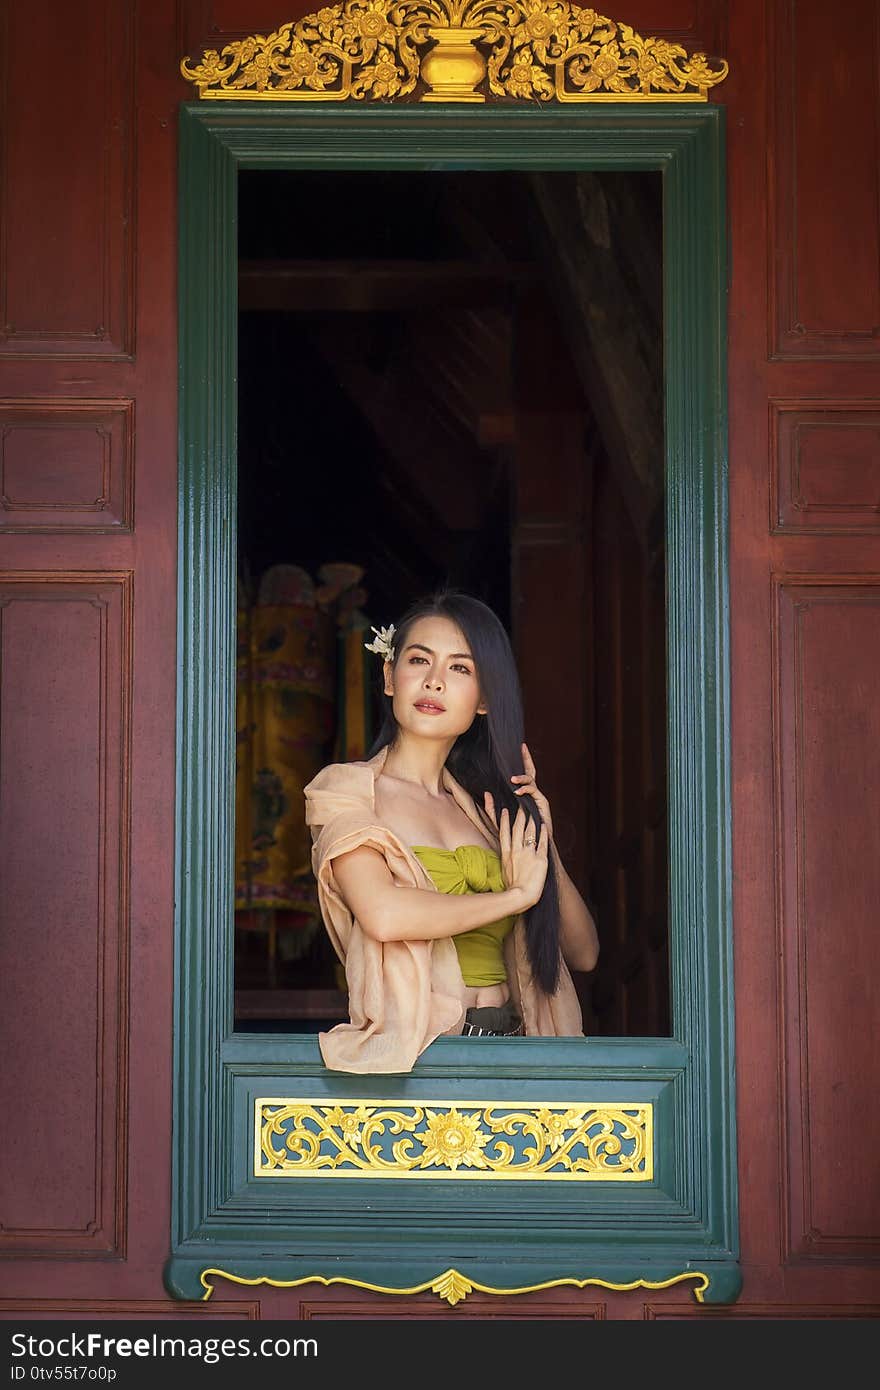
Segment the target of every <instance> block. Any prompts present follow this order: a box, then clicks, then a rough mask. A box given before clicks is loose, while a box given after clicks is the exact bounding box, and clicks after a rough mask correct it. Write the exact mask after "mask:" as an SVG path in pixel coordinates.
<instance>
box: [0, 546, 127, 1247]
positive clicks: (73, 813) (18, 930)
mask: <svg viewBox="0 0 880 1390" xmlns="http://www.w3.org/2000/svg"><path fill="white" fill-rule="evenodd" d="M130 622H131V599H130V583H129V578H128V576H126V575H116V576H110V575H107V574H101V575H81V574H71V575H66V576H65V575H60V574H56V575H52V576H46V575H42V576H40V575H26V576H15V575H12V576H5V577H0V823H2V825H3V828H4V829H3V837H2V842H0V882H2V884H3V893H2V899H0V913H2V927H0V978H2V979H3V981H4V993H5V995H6V997H7V999H14V1000H15V1001H16V1007H15V1008H14V1009H11V1008H7V1009H5V1010H4V1011H3V1021H2V1025H0V1026H2V1037H3V1041H2V1046H0V1051H2V1055H3V1058H4V1065H3V1068H2V1074H0V1111H2V1113H3V1115H4V1128H5V1139H4V1150H5V1158H6V1163H5V1165H4V1169H3V1177H2V1179H0V1250H2V1251H3V1252H4V1253H9V1252H11V1251H16V1252H22V1251H25V1250H34V1251H38V1252H39V1253H40V1254H41V1255H42V1256H44V1257H45V1256H46V1255H50V1254H59V1253H62V1252H64V1253H66V1254H71V1253H76V1254H77V1255H79V1256H87V1255H96V1256H100V1255H105V1256H106V1255H116V1256H118V1255H119V1254H121V1253H122V1249H123V1246H124V1224H123V1216H124V1203H125V1170H126V1160H127V1154H126V1139H125V1133H126V1029H127V1022H128V1010H127V998H126V995H127V969H126V959H127V940H128V856H129V845H128V747H129V736H130V729H129V706H130V690H129V687H130V680H131V633H130Z"/></svg>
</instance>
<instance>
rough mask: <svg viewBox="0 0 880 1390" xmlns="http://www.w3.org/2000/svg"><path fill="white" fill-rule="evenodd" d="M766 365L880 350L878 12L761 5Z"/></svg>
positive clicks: (869, 0) (781, 1)
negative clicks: (766, 141)
mask: <svg viewBox="0 0 880 1390" xmlns="http://www.w3.org/2000/svg"><path fill="white" fill-rule="evenodd" d="M770 12H771V15H772V18H773V22H772V24H771V26H770V37H769V41H768V46H769V49H770V52H771V55H772V64H773V71H774V87H773V89H772V101H771V112H770V146H769V160H768V171H769V178H770V189H769V194H768V201H769V206H770V213H771V218H770V251H771V258H770V265H771V268H772V271H771V277H772V278H771V295H770V306H771V312H770V355H771V356H775V357H814V358H837V357H843V358H852V357H872V358H873V357H876V356H877V354H878V350H880V197H878V194H880V182H878V181H880V141H878V121H880V100H878V80H880V79H878V72H880V62H878V59H880V10H878V7H877V4H876V3H875V0H848V4H847V6H846V13H845V17H844V16H842V17H841V22H839V23H835V22H834V21H833V20H832V19H831V18H830V16H829V11H828V7H827V6H825V5H821V4H817V3H815V0H771V3H770Z"/></svg>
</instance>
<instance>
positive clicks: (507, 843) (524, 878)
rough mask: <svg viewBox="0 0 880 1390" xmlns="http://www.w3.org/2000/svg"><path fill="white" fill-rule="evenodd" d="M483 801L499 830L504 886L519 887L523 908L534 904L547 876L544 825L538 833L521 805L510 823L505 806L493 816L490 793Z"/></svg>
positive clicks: (548, 843)
mask: <svg viewBox="0 0 880 1390" xmlns="http://www.w3.org/2000/svg"><path fill="white" fill-rule="evenodd" d="M484 804H485V806H486V811H487V813H488V815H489V816H490V818H491V820H492V822H493V823H494V825H495V828H496V829H497V831H498V841H499V849H500V853H501V873H502V876H503V878H504V884H505V887H507V888H516V889H519V891H520V892H522V893H523V894H524V897H525V902H524V903H523V908H524V909H525V908H529V907H534V905H535V903H536V902H537V901H538V899H539V898H540V896H541V894H542V893H543V891H544V883H545V881H546V878H547V856H548V851H549V846H550V837H549V835H548V833H547V827H546V825H542V826H541V832H540V834H537V831H536V827H535V825H534V823H533V822H532V821H531V820H530V819H529V818H528V817H527V816H526V812H525V807H524V806H520V807H519V808H518V810H517V813H516V815H515V816H514V819H513V824H512V825H511V823H510V815H509V812H508V810H507V807H505V808H504V809H503V810H502V812H501V816H500V817H498V818H496V815H495V803H494V800H493V798H492V796H491V795H490V793H489V792H486V795H485V797H484Z"/></svg>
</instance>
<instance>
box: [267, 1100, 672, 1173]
mask: <svg viewBox="0 0 880 1390" xmlns="http://www.w3.org/2000/svg"><path fill="white" fill-rule="evenodd" d="M653 1169H654V1163H653V1109H652V1106H651V1105H650V1104H644V1103H641V1104H635V1105H630V1104H625V1103H624V1104H607V1103H602V1104H598V1105H583V1104H576V1105H565V1104H560V1103H558V1102H551V1103H549V1104H546V1105H544V1104H540V1105H522V1104H518V1103H515V1102H514V1103H511V1102H509V1101H507V1102H505V1101H492V1102H482V1103H462V1102H461V1101H438V1100H431V1101H420V1102H418V1103H414V1102H407V1103H401V1102H395V1103H392V1104H389V1103H388V1102H386V1101H381V1100H380V1101H373V1100H365V1101H359V1102H356V1103H351V1102H346V1101H327V1100H291V1099H287V1098H278V1097H263V1098H261V1099H258V1100H257V1101H256V1103H255V1136H254V1174H255V1176H256V1177H273V1178H277V1177H286V1176H289V1177H313V1176H321V1177H344V1178H351V1177H368V1178H450V1177H453V1178H479V1177H486V1178H491V1179H493V1180H497V1179H498V1178H516V1179H535V1178H541V1179H544V1180H550V1181H552V1180H559V1179H568V1180H571V1179H580V1180H582V1181H583V1180H592V1181H596V1180H599V1181H602V1182H608V1181H623V1180H625V1181H628V1182H650V1181H651V1180H652V1178H653Z"/></svg>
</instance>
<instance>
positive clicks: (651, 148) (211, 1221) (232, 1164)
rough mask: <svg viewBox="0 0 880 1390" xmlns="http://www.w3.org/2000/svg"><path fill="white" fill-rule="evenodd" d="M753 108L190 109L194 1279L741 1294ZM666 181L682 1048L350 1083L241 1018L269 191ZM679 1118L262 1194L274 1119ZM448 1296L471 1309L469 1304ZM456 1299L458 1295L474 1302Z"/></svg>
mask: <svg viewBox="0 0 880 1390" xmlns="http://www.w3.org/2000/svg"><path fill="white" fill-rule="evenodd" d="M724 116H725V112H724V108H723V107H722V106H719V105H714V104H695V103H693V102H681V103H676V102H663V103H657V104H651V103H650V102H645V103H643V104H642V103H635V104H633V103H620V104H615V103H607V104H605V103H603V104H601V105H598V104H597V105H596V106H591V105H590V104H588V103H585V104H583V105H569V106H565V107H561V108H560V107H557V106H548V107H537V106H513V105H511V106H502V105H497V106H491V105H489V106H483V107H478V108H475V107H473V106H469V107H466V108H464V107H462V106H446V107H443V106H438V105H433V106H431V107H430V109H428V108H427V107H426V106H421V105H401V106H397V107H395V106H393V105H384V106H382V105H372V106H365V105H357V104H354V103H352V104H347V103H346V104H340V105H338V106H335V107H332V106H328V105H327V104H321V103H315V104H311V103H309V104H287V105H285V104H284V103H272V102H260V103H246V102H241V103H239V102H223V103H212V102H203V103H192V104H184V105H182V107H181V113H180V167H179V176H180V185H179V187H180V262H179V273H180V283H179V314H180V377H179V386H180V395H179V410H180V414H179V421H180V423H179V446H180V494H179V495H180V511H179V543H178V564H179V610H178V615H179V616H178V674H179V688H178V710H177V748H178V764H177V766H178V772H177V833H176V914H175V1045H174V1117H175V1119H174V1152H173V1201H172V1231H171V1252H170V1255H169V1258H168V1261H167V1263H166V1266H165V1272H164V1273H165V1283H166V1287H167V1288H168V1290H169V1292H170V1293H171V1294H172V1295H173V1296H175V1297H179V1298H185V1299H193V1298H207V1297H210V1294H211V1292H212V1289H213V1287H214V1284H215V1282H216V1280H217V1279H218V1278H220V1277H221V1276H222V1277H226V1278H229V1279H231V1280H233V1281H235V1282H239V1283H247V1284H251V1283H260V1282H263V1281H270V1282H272V1283H275V1284H284V1285H291V1286H293V1285H298V1284H302V1283H307V1282H309V1281H310V1280H318V1281H321V1282H327V1281H328V1280H330V1279H332V1280H333V1281H334V1282H342V1283H355V1284H358V1285H361V1286H366V1287H368V1288H373V1289H377V1290H381V1291H383V1292H385V1293H395V1292H397V1293H404V1292H409V1293H412V1292H413V1291H414V1290H416V1289H421V1288H432V1287H433V1288H434V1289H435V1292H440V1290H439V1289H438V1288H437V1280H438V1278H439V1277H440V1276H441V1275H443V1274H444V1272H448V1271H449V1270H455V1271H457V1272H458V1273H459V1274H460V1275H461V1277H462V1278H464V1279H465V1280H466V1281H470V1283H471V1284H472V1285H473V1286H474V1287H479V1288H481V1289H488V1290H491V1291H492V1292H495V1293H499V1294H503V1293H505V1292H509V1291H512V1290H519V1291H522V1290H524V1289H534V1288H539V1287H546V1286H548V1285H553V1284H557V1283H559V1284H577V1285H580V1286H583V1285H584V1284H599V1285H604V1286H606V1287H610V1288H624V1287H635V1286H643V1287H665V1286H666V1285H668V1284H671V1283H675V1282H678V1281H688V1283H689V1286H690V1287H691V1288H692V1289H693V1292H694V1294H695V1296H696V1297H697V1298H698V1299H699V1300H700V1301H701V1302H703V1301H704V1302H729V1301H732V1300H733V1299H734V1298H736V1296H737V1294H738V1292H739V1289H740V1286H741V1272H740V1267H739V1263H738V1261H739V1244H738V1206H737V1171H736V1133H735V1091H734V1084H735V1083H734V1026H733V1024H734V1013H733V975H732V906H731V870H730V770H729V765H730V740H729V650H728V644H729V635H728V630H729V618H728V558H727V404H726V321H725V309H726V296H727V260H726V213H725V199H724V190H725V150H724ZM317 167H320V168H324V169H326V168H332V167H335V168H338V169H340V171H342V170H352V169H411V170H425V169H437V170H439V169H474V170H480V169H484V170H493V169H505V170H516V169H522V170H526V169H529V170H564V169H569V170H577V169H580V170H631V171H638V170H645V171H647V170H659V171H661V173H662V177H663V209H664V210H663V283H664V315H663V318H664V371H665V430H666V479H667V484H666V497H667V505H666V557H667V560H666V563H667V594H668V605H667V619H668V620H667V670H668V748H669V754H668V772H669V777H668V788H669V792H668V795H669V804H668V815H669V831H670V834H669V871H670V898H669V900H670V989H671V1017H672V1036H671V1037H669V1038H599V1039H592V1038H589V1039H572V1038H561V1039H556V1038H554V1039H550V1038H540V1039H515V1040H504V1041H494V1040H492V1039H482V1040H480V1041H479V1043H478V1044H477V1045H476V1046H475V1045H474V1044H473V1042H466V1041H464V1040H459V1039H455V1038H441V1039H438V1040H437V1041H436V1042H435V1043H433V1044H432V1045H431V1047H430V1048H429V1049H428V1050H427V1052H426V1053H425V1054H424V1055H423V1057H422V1058H421V1059H420V1060H419V1062H418V1064H417V1066H416V1068H415V1069H414V1071H413V1072H412V1074H411V1075H408V1076H390V1077H376V1076H369V1077H365V1076H351V1075H347V1074H341V1073H335V1072H328V1071H327V1070H326V1069H325V1068H324V1067H323V1064H322V1062H321V1059H320V1055H319V1052H318V1046H317V1040H316V1039H315V1037H314V1036H284V1035H278V1034H237V1033H235V1032H234V1023H233V916H234V884H233V878H234V875H233V846H234V833H233V832H234V769H235V664H236V663H235V651H236V642H235V620H236V539H235V531H236V527H235V514H236V383H237V370H236V352H237V325H236V318H237V245H236V228H237V176H238V171H239V170H240V169H269V168H271V169H297V168H303V169H305V168H317ZM265 1096H284V1097H288V1096H289V1097H301V1096H308V1097H320V1098H327V1099H333V1100H338V1101H340V1102H342V1103H351V1104H353V1103H356V1102H357V1101H358V1100H364V1099H365V1098H371V1099H376V1098H380V1099H381V1100H382V1102H383V1104H387V1105H389V1106H391V1105H395V1104H396V1105H401V1104H407V1103H409V1102H410V1101H411V1100H412V1099H413V1098H415V1099H422V1100H425V1099H427V1100H429V1101H430V1100H432V1099H433V1100H436V1101H437V1102H438V1103H440V1102H441V1101H443V1100H446V1101H452V1102H454V1103H456V1104H458V1105H466V1104H468V1103H474V1104H478V1105H479V1104H481V1103H485V1102H487V1101H490V1100H498V1099H503V1100H507V1101H515V1102H516V1103H517V1104H522V1105H527V1106H528V1105H531V1106H534V1105H536V1104H538V1103H554V1102H555V1103H560V1104H561V1103H570V1102H572V1101H574V1100H579V1101H582V1102H583V1101H590V1102H593V1101H595V1102H596V1103H603V1102H604V1103H609V1104H610V1103H612V1102H618V1103H622V1102H628V1103H632V1104H635V1103H644V1102H647V1103H650V1104H651V1106H652V1107H653V1123H654V1145H655V1147H654V1154H653V1160H654V1161H653V1177H652V1179H651V1181H649V1182H644V1183H621V1182H613V1181H608V1182H605V1181H595V1180H591V1181H586V1182H582V1183H581V1182H577V1181H574V1182H572V1181H568V1182H554V1181H553V1180H552V1178H547V1179H546V1180H543V1181H541V1180H539V1181H533V1182H530V1183H525V1182H519V1183H517V1182H516V1181H515V1180H514V1187H513V1188H512V1189H511V1186H510V1182H509V1181H500V1180H495V1179H493V1178H492V1177H489V1178H481V1179H480V1180H477V1181H474V1180H473V1179H471V1180H467V1179H464V1178H462V1179H461V1180H457V1179H456V1177H455V1176H454V1175H453V1176H448V1175H447V1177H446V1180H445V1181H443V1182H440V1181H437V1180H434V1181H431V1180H423V1181H401V1180H399V1179H398V1178H395V1177H375V1178H374V1177H358V1178H351V1179H347V1178H340V1177H338V1176H336V1177H334V1180H333V1181H323V1180H322V1177H321V1176H320V1175H319V1176H311V1177H307V1178H298V1177H295V1176H290V1175H287V1176H285V1177H283V1178H267V1177H265V1176H263V1177H257V1176H255V1173H254V1137H253V1128H254V1125H253V1115H254V1102H255V1100H256V1099H257V1098H258V1097H265ZM441 1296H448V1291H447V1294H446V1295H443V1294H442V1293H441ZM449 1301H450V1302H452V1301H453V1299H452V1298H451V1297H450V1299H449Z"/></svg>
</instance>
